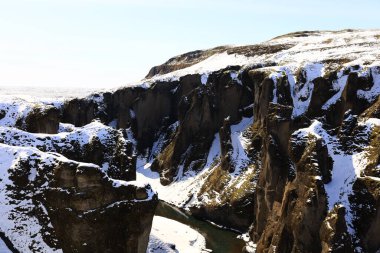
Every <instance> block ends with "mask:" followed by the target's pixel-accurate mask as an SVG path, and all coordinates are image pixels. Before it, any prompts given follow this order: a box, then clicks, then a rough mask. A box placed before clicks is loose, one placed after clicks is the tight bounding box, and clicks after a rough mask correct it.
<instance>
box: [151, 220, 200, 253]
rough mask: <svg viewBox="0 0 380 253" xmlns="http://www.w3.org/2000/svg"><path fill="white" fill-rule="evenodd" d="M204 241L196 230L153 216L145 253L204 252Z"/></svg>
mask: <svg viewBox="0 0 380 253" xmlns="http://www.w3.org/2000/svg"><path fill="white" fill-rule="evenodd" d="M205 249H206V239H205V238H204V237H203V236H202V235H201V234H200V233H199V232H197V231H196V230H194V229H192V228H190V227H189V226H187V225H184V224H182V223H179V222H177V221H174V220H171V219H168V218H164V217H161V216H154V218H153V224H152V230H151V234H150V237H149V244H148V249H147V253H170V252H173V253H174V252H178V253H200V252H206V251H205Z"/></svg>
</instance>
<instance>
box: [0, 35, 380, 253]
mask: <svg viewBox="0 0 380 253" xmlns="http://www.w3.org/2000/svg"><path fill="white" fill-rule="evenodd" d="M379 45H380V31H379V30H343V31H304V32H296V33H291V34H286V35H282V36H279V37H276V38H274V39H272V40H269V41H267V42H263V43H260V44H256V45H249V46H222V47H217V48H213V49H209V50H198V51H194V52H189V53H186V54H183V55H180V56H176V57H174V58H171V59H170V60H168V61H167V62H166V63H164V64H162V65H160V66H155V67H153V68H152V69H151V70H150V71H149V73H148V75H147V76H146V78H145V79H144V80H142V81H140V82H137V83H134V84H130V85H127V86H125V87H120V88H118V89H115V90H110V91H103V92H96V93H93V94H90V95H88V96H85V97H78V98H70V99H66V100H54V99H50V100H48V99H35V100H26V99H22V98H14V97H12V98H9V97H5V96H4V97H0V98H1V103H0V143H1V144H0V149H1V155H0V214H1V215H0V217H1V218H0V221H1V222H0V238H1V239H3V240H4V242H5V244H6V245H7V246H8V248H9V249H10V250H11V251H12V252H147V247H148V242H149V234H150V231H151V227H152V220H153V216H154V213H155V209H156V206H157V205H158V203H159V200H160V201H163V202H166V203H167V204H170V205H172V206H175V207H178V208H180V209H181V210H183V211H185V212H186V213H187V214H189V215H191V216H192V217H195V218H196V219H199V220H204V221H207V222H212V223H213V224H216V225H218V226H221V227H223V228H225V229H229V230H233V231H235V232H236V233H239V234H245V237H246V245H245V246H242V248H241V249H239V252H245V253H249V252H258V253H261V252H268V253H269V252H271V253H274V252H284V253H287V252H289V253H290V252H305V253H308V252H310V253H314V252H315V253H316V252H335V253H340V252H355V253H357V252H369V253H372V252H373V253H376V252H378V251H379V250H380V237H379V236H378V235H379V233H380V60H379V59H380V46H379ZM175 240H176V239H175V238H173V242H172V243H173V244H174V245H175V243H176V242H175ZM169 248H170V247H169ZM168 250H170V249H168ZM148 252H154V251H149V249H148ZM157 252H159V251H157ZM161 252H165V251H161ZM168 252H170V251H168ZM173 252H174V251H173Z"/></svg>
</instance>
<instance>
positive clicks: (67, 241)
mask: <svg viewBox="0 0 380 253" xmlns="http://www.w3.org/2000/svg"><path fill="white" fill-rule="evenodd" d="M0 148H1V150H2V153H3V158H2V159H6V160H10V161H12V162H13V163H12V165H11V167H9V168H7V167H6V166H7V165H6V164H2V167H1V170H2V171H6V170H8V175H7V173H5V174H3V176H2V178H1V180H0V195H1V198H0V202H1V205H2V206H6V207H7V208H4V209H2V210H1V215H2V216H3V222H4V223H3V224H4V226H2V231H4V233H5V236H6V237H7V238H10V239H11V241H12V243H13V245H14V247H15V248H16V249H17V250H19V251H20V252H26V251H31V252H53V251H55V250H59V249H62V250H63V251H64V252H141V253H143V252H145V251H146V247H147V243H148V238H149V232H150V227H151V223H152V218H153V215H154V210H155V207H156V205H157V203H158V200H157V195H156V194H155V193H154V192H153V191H152V189H151V188H150V186H149V185H144V184H140V185H136V184H134V183H128V182H125V181H120V180H112V179H110V178H109V177H107V176H106V174H105V173H104V172H103V171H101V169H100V168H99V167H98V166H96V165H93V164H84V163H78V162H75V161H72V160H68V159H66V158H64V157H62V156H58V155H54V154H47V153H42V152H40V151H38V150H36V149H33V148H17V147H11V146H6V145H3V144H1V147H0ZM4 194H5V195H4ZM3 196H7V197H6V198H3ZM4 218H5V220H4ZM3 224H2V225H3ZM16 227H18V228H20V229H19V230H15V229H14V228H16ZM21 228H22V229H21ZM24 234H25V235H28V236H25V235H24ZM26 249H27V250H26Z"/></svg>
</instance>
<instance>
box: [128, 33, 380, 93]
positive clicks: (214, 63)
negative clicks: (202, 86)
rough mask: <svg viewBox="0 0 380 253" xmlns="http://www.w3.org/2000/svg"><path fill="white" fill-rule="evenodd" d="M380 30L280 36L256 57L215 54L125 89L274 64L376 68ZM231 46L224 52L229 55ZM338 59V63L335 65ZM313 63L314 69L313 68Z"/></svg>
mask: <svg viewBox="0 0 380 253" xmlns="http://www.w3.org/2000/svg"><path fill="white" fill-rule="evenodd" d="M379 38H380V30H352V31H347V30H346V31H338V32H330V31H322V32H313V33H309V34H307V36H294V35H289V36H281V37H277V38H274V39H272V40H269V41H266V42H263V43H260V44H256V45H255V46H257V47H259V48H266V47H267V48H268V52H266V53H265V52H264V53H263V52H262V51H261V50H258V52H260V54H257V55H254V54H253V55H251V56H249V57H247V56H245V55H242V54H237V53H227V52H222V53H217V54H214V55H211V56H210V57H208V58H206V59H205V60H203V61H201V62H199V63H197V64H194V65H192V66H190V67H187V68H183V69H180V70H176V71H173V72H170V73H168V74H163V75H156V76H154V77H153V78H151V79H144V80H142V81H140V82H136V83H131V84H128V85H126V86H142V87H149V86H150V84H151V83H153V82H154V81H156V80H166V81H167V80H178V79H179V78H180V77H182V76H185V75H187V74H194V73H198V74H203V76H204V77H205V78H204V79H202V83H204V82H206V80H207V75H208V74H209V73H211V72H213V71H217V70H220V69H223V68H226V67H227V66H233V65H239V66H247V67H248V66H252V65H256V66H257V65H263V66H265V65H270V66H273V64H275V65H276V66H278V67H281V68H286V69H291V70H292V71H293V72H295V71H297V70H298V69H300V68H304V67H305V68H306V69H307V68H309V69H310V70H311V72H310V73H313V72H314V73H317V70H318V69H320V68H318V67H319V66H321V65H322V63H323V62H326V61H329V60H334V61H335V64H333V65H331V66H330V67H332V68H336V67H338V68H340V67H342V66H343V67H347V66H353V65H362V66H367V67H371V66H379V65H380V61H379V59H380V46H379V45H380V39H379ZM284 45H285V46H287V47H288V49H284V50H280V51H276V50H275V51H274V52H271V51H270V49H269V48H270V47H276V46H284ZM233 48H234V47H233V46H230V47H226V50H230V51H232V52H233ZM340 60H341V63H337V62H339V61H340ZM314 64H315V66H314Z"/></svg>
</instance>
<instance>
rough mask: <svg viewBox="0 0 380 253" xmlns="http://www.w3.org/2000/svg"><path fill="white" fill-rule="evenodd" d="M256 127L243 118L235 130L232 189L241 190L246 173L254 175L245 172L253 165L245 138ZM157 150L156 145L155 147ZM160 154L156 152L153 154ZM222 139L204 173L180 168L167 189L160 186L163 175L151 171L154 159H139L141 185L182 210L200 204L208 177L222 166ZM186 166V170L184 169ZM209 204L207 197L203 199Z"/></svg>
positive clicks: (215, 144) (211, 152)
mask: <svg viewBox="0 0 380 253" xmlns="http://www.w3.org/2000/svg"><path fill="white" fill-rule="evenodd" d="M252 123H253V118H243V119H242V120H241V122H240V123H238V124H236V125H232V126H231V140H232V145H233V153H232V159H233V161H234V163H235V171H234V172H233V173H231V174H230V176H231V181H230V183H229V185H235V187H239V180H241V179H242V178H244V176H245V173H250V171H249V170H246V171H243V168H245V167H246V165H247V163H248V162H249V158H248V157H247V153H246V150H245V149H246V148H247V144H248V142H249V140H248V139H246V138H245V137H243V133H242V132H243V131H244V130H245V129H247V128H248V127H249V126H250V125H251V124H252ZM154 146H156V144H154ZM156 152H157V151H155V150H153V151H152V153H156ZM220 153H221V151H220V138H219V134H215V137H214V140H213V142H212V144H211V147H210V150H209V152H208V156H207V161H206V164H205V166H204V167H203V169H202V170H201V171H200V172H198V173H195V172H194V171H187V172H185V173H182V171H183V166H182V165H180V168H179V169H178V176H177V177H176V178H175V181H174V182H172V183H171V184H169V185H167V186H163V185H161V183H160V178H159V174H158V173H157V172H153V171H151V169H150V165H151V163H152V160H151V159H152V158H153V157H150V159H147V158H145V157H142V156H140V157H138V159H137V181H142V182H149V183H150V184H151V185H152V187H153V188H154V189H155V190H156V191H157V192H158V197H159V199H161V200H164V201H165V202H168V203H170V204H173V205H175V206H178V207H182V208H185V209H187V208H188V207H189V206H193V205H196V204H197V203H198V200H197V199H196V198H195V196H196V195H197V193H198V192H199V190H200V188H201V186H202V185H203V183H204V180H205V179H206V177H207V175H208V174H209V173H210V172H212V170H213V169H214V168H215V166H216V165H217V164H218V163H215V162H216V161H218V159H219V157H220ZM181 166H182V167H181ZM203 201H207V197H205V198H204V199H203Z"/></svg>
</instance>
